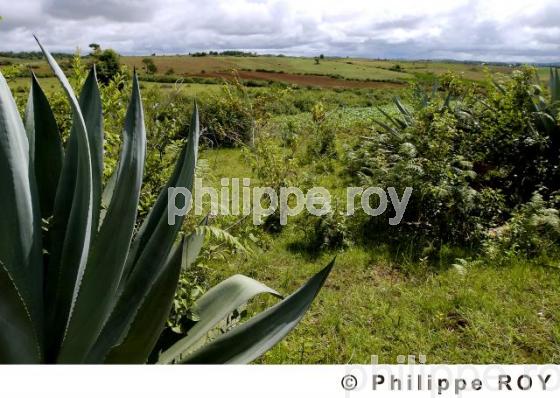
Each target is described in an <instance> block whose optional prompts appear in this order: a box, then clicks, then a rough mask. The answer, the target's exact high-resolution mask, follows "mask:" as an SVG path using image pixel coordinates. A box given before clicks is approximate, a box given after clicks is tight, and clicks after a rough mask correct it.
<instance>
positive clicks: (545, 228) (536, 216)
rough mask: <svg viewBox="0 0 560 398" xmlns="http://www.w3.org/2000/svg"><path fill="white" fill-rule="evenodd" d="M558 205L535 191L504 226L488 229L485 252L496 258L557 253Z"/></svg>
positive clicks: (503, 258)
mask: <svg viewBox="0 0 560 398" xmlns="http://www.w3.org/2000/svg"><path fill="white" fill-rule="evenodd" d="M556 205H557V203H556V201H555V200H551V201H546V200H545V199H544V198H543V197H542V195H541V194H540V193H538V192H537V193H534V194H533V197H532V198H531V200H530V201H529V202H527V203H525V204H523V205H521V206H520V207H519V208H518V209H517V210H516V211H515V212H514V214H513V216H512V217H511V218H510V219H509V220H508V221H507V222H506V223H505V224H504V225H502V226H500V227H498V228H493V229H491V230H489V231H488V233H487V236H486V239H485V241H484V253H485V254H486V255H487V256H488V257H489V258H491V259H492V260H493V261H504V260H505V259H508V258H512V257H517V256H523V257H528V258H534V257H550V256H553V255H554V254H558V251H559V250H558V245H559V244H560V216H559V212H558V209H557V206H556Z"/></svg>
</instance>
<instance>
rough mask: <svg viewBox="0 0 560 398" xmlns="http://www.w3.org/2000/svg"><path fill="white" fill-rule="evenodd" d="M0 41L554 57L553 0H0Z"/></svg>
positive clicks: (61, 46) (7, 45) (65, 47)
mask: <svg viewBox="0 0 560 398" xmlns="http://www.w3.org/2000/svg"><path fill="white" fill-rule="evenodd" d="M0 15H1V16H3V20H2V21H0V50H31V49H35V50H36V49H37V46H36V45H35V44H34V42H33V38H32V33H36V34H37V35H38V36H39V37H40V38H41V39H42V41H43V42H44V43H45V44H47V46H48V48H49V49H50V50H53V51H73V50H74V49H75V48H76V47H80V48H82V49H83V50H88V48H87V46H88V44H89V43H91V42H96V43H100V44H101V45H102V47H112V48H114V49H116V50H117V51H119V52H121V53H124V54H147V53H153V52H155V53H160V54H161V53H168V54H175V53H188V52H192V51H200V50H223V49H242V50H251V51H257V52H260V53H275V54H276V53H283V54H294V55H317V54H320V53H324V54H326V55H337V56H362V57H370V58H422V59H424V58H453V59H475V60H494V61H521V62H550V61H553V62H557V61H560V1H559V0H473V1H468V0H463V1H461V0H457V1H455V0H435V1H433V0H431V1H420V0H390V1H389V0H381V1H380V0H361V1H358V0H333V1H331V0H217V1H212V0H0Z"/></svg>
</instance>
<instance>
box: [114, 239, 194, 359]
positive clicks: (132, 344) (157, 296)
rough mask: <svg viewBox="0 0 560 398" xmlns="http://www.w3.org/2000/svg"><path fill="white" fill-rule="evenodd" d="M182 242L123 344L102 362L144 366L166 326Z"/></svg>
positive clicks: (180, 257)
mask: <svg viewBox="0 0 560 398" xmlns="http://www.w3.org/2000/svg"><path fill="white" fill-rule="evenodd" d="M184 246H185V239H182V240H181V241H179V242H177V243H176V244H175V246H174V248H173V250H172V251H171V253H170V255H169V257H168V258H167V261H166V262H165V264H164V266H163V268H162V270H161V272H160V274H159V275H158V276H157V278H156V279H155V281H154V284H153V285H152V286H151V288H150V291H149V292H148V294H147V295H146V297H145V298H144V300H143V302H142V305H141V306H140V308H139V310H138V313H137V314H136V316H135V318H134V321H133V322H132V323H131V325H130V329H129V330H128V331H127V333H126V337H125V338H124V340H123V342H122V343H121V344H119V345H118V346H116V347H114V348H113V349H112V350H111V351H110V352H109V355H108V356H107V358H106V359H105V363H146V360H147V358H148V355H149V354H150V352H151V351H152V349H153V347H154V345H155V344H156V342H157V341H158V338H159V336H160V334H161V332H162V330H163V328H164V326H165V322H166V321H167V317H168V316H169V311H170V310H171V305H172V304H173V298H174V296H175V290H176V288H177V283H178V282H179V274H180V271H181V261H182V256H183V254H184V252H185V250H184Z"/></svg>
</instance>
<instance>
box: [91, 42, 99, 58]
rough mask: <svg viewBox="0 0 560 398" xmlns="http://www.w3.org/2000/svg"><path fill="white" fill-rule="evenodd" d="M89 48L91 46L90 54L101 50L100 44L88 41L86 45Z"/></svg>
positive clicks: (96, 53) (95, 53)
mask: <svg viewBox="0 0 560 398" xmlns="http://www.w3.org/2000/svg"><path fill="white" fill-rule="evenodd" d="M88 47H89V48H91V53H90V55H93V56H95V55H98V54H99V52H100V51H101V46H100V45H99V44H97V43H90V45H89V46H88Z"/></svg>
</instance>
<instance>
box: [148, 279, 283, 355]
mask: <svg viewBox="0 0 560 398" xmlns="http://www.w3.org/2000/svg"><path fill="white" fill-rule="evenodd" d="M262 293H270V294H272V295H274V296H276V297H279V298H282V296H281V295H280V293H278V292H277V291H275V290H273V289H271V288H269V287H268V286H266V285H264V284H262V283H260V282H258V281H256V280H254V279H251V278H248V277H246V276H243V275H234V276H232V277H230V278H228V279H226V280H225V281H223V282H221V283H219V284H217V285H216V286H214V287H213V288H212V289H210V290H208V292H207V293H206V294H204V295H203V296H202V297H201V298H200V299H198V300H197V301H196V303H195V305H194V311H195V312H196V313H197V314H198V316H199V318H200V320H199V321H198V322H197V323H196V324H195V325H194V326H193V327H192V328H191V329H190V330H189V332H188V334H187V336H186V337H184V338H182V339H181V340H179V341H178V342H177V343H175V344H174V345H173V346H171V347H170V348H169V349H168V350H166V351H165V352H163V353H162V354H161V356H160V358H159V361H158V362H160V363H173V362H180V361H181V357H182V356H184V355H185V354H186V353H188V352H189V351H192V349H193V348H195V344H196V343H198V342H200V340H201V339H203V338H204V337H205V336H206V335H207V333H208V332H209V331H211V330H212V329H213V328H214V327H215V326H216V325H217V324H218V323H220V322H221V321H222V320H223V319H225V318H226V317H227V316H228V315H229V314H231V313H232V312H233V311H235V310H236V309H238V308H239V307H241V306H242V305H243V304H245V303H247V301H249V300H250V299H251V298H253V297H255V296H256V295H258V294H262Z"/></svg>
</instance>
